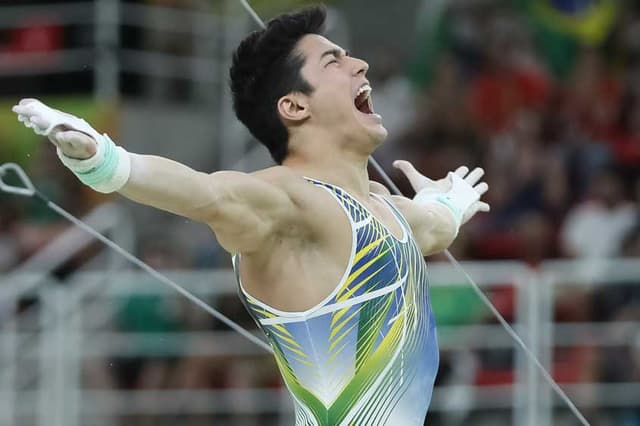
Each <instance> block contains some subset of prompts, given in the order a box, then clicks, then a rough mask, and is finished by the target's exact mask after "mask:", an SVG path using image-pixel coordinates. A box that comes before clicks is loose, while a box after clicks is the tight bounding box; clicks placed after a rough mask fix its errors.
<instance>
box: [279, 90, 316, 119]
mask: <svg viewBox="0 0 640 426" xmlns="http://www.w3.org/2000/svg"><path fill="white" fill-rule="evenodd" d="M278 113H279V114H280V116H281V117H282V119H283V120H285V121H289V122H292V123H301V122H302V121H304V120H306V119H307V118H309V116H310V110H309V102H308V98H307V96H306V95H304V94H302V93H289V94H288V95H285V96H283V97H281V98H280V99H278Z"/></svg>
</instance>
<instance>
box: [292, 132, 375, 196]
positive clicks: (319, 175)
mask: <svg viewBox="0 0 640 426" xmlns="http://www.w3.org/2000/svg"><path fill="white" fill-rule="evenodd" d="M295 146H297V147H304V148H303V149H300V148H298V149H295V150H292V152H291V153H290V154H289V155H288V156H287V158H286V159H285V161H284V162H283V163H282V164H283V165H284V166H287V167H290V168H292V169H294V170H296V171H297V172H298V173H300V174H301V175H303V176H306V177H309V178H312V179H317V180H320V181H323V182H326V183H329V184H332V185H337V186H339V187H341V188H342V189H344V190H346V191H348V192H349V193H350V194H351V195H354V196H357V197H362V198H366V197H367V196H368V195H369V172H368V171H367V163H368V160H369V156H368V154H365V153H356V152H353V151H344V150H340V149H339V148H338V147H337V146H336V145H333V144H327V143H326V139H325V140H324V141H320V142H318V143H313V142H311V141H305V142H302V143H300V144H296V145H295Z"/></svg>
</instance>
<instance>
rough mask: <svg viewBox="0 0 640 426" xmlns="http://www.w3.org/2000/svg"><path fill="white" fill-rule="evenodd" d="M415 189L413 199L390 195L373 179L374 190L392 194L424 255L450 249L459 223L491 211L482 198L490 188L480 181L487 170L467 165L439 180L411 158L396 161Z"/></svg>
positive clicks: (461, 223)
mask: <svg viewBox="0 0 640 426" xmlns="http://www.w3.org/2000/svg"><path fill="white" fill-rule="evenodd" d="M394 166H395V167H397V168H399V169H400V170H401V171H402V172H403V173H404V174H405V176H407V178H408V179H409V182H410V183H411V186H412V187H413V189H414V190H415V191H416V196H415V197H414V198H413V199H410V198H406V197H403V196H397V195H391V193H389V190H388V189H387V188H386V187H384V186H383V185H381V184H379V183H377V182H371V191H372V192H376V193H379V194H383V195H385V196H387V197H390V198H391V199H392V200H393V202H394V204H395V205H396V207H398V209H399V210H400V211H401V212H402V214H403V215H404V217H405V219H407V222H409V225H410V226H411V231H412V232H413V235H414V237H415V239H416V241H417V243H418V245H419V246H420V249H421V251H422V254H423V255H425V256H428V255H431V254H435V253H438V252H441V251H443V250H445V249H447V248H448V247H449V246H450V245H451V243H452V242H453V241H454V240H455V238H456V236H457V235H458V231H459V229H460V226H461V225H463V224H465V223H466V222H468V221H469V220H470V219H471V218H472V217H473V216H474V215H475V214H476V213H477V212H479V211H485V212H486V211H489V205H488V204H487V203H484V202H482V201H480V196H482V194H484V193H485V192H486V191H487V190H488V188H489V187H488V185H487V184H486V183H484V182H481V183H478V181H479V180H480V178H481V177H482V175H483V174H484V171H483V170H482V169H480V168H477V169H475V170H474V171H472V172H471V173H469V170H468V169H467V168H466V167H460V168H458V169H457V170H456V171H455V172H452V173H449V175H448V176H447V177H446V178H444V179H440V180H438V181H433V180H431V179H429V178H427V177H425V176H423V175H422V174H420V173H419V172H418V171H417V170H416V169H415V168H414V167H413V165H412V164H411V163H409V162H408V161H396V162H394Z"/></svg>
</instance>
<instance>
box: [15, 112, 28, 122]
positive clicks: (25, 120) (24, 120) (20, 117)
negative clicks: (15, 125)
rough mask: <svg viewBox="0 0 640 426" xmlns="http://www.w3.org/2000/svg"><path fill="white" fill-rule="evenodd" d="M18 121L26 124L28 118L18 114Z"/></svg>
mask: <svg viewBox="0 0 640 426" xmlns="http://www.w3.org/2000/svg"><path fill="white" fill-rule="evenodd" d="M18 121H19V122H21V123H26V122H28V121H29V117H27V116H26V115H22V114H18Z"/></svg>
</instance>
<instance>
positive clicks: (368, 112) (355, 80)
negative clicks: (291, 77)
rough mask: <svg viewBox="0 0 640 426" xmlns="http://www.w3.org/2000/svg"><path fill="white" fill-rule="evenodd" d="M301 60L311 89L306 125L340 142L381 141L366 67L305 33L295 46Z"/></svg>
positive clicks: (384, 133) (383, 132) (322, 39)
mask: <svg viewBox="0 0 640 426" xmlns="http://www.w3.org/2000/svg"><path fill="white" fill-rule="evenodd" d="M296 48H297V51H299V52H300V53H302V54H303V55H304V57H305V59H306V60H305V64H304V66H303V68H302V70H301V72H302V76H303V77H304V78H305V79H306V80H307V81H308V82H309V84H311V86H312V87H313V88H314V92H313V93H312V94H311V95H309V97H308V102H309V108H310V114H311V115H310V122H311V123H312V124H314V125H316V126H321V127H323V128H328V129H331V131H332V132H335V134H336V136H337V137H338V138H339V139H341V140H346V141H349V142H353V141H365V143H366V142H371V141H373V142H374V144H375V145H377V144H379V143H381V142H382V141H384V139H385V138H386V137H387V130H386V129H385V128H384V127H383V125H382V117H380V115H378V114H376V113H375V112H374V111H373V104H372V101H371V98H370V93H371V86H370V85H369V82H368V80H367V78H366V72H367V70H368V69H369V65H367V63H366V62H364V61H362V60H360V59H357V58H354V57H351V56H348V53H347V52H345V51H344V50H343V49H341V48H340V47H339V46H337V45H335V44H334V43H332V42H331V41H329V40H327V39H326V38H325V37H322V36H319V35H315V34H309V35H306V36H305V37H303V38H302V39H301V40H300V41H299V42H298V45H297V47H296Z"/></svg>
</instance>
